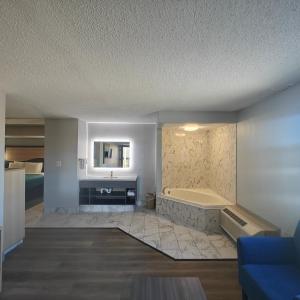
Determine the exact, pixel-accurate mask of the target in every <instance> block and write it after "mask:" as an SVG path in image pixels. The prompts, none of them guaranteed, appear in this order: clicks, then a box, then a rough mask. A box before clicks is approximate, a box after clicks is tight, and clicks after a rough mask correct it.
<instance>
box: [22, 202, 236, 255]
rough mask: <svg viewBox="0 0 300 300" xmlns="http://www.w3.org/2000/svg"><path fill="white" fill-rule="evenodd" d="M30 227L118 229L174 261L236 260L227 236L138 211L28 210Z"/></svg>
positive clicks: (234, 248) (231, 243) (39, 208)
mask: <svg viewBox="0 0 300 300" xmlns="http://www.w3.org/2000/svg"><path fill="white" fill-rule="evenodd" d="M26 227H79V228H80V227H94V228H115V227H118V228H120V229H121V230H123V231H125V232H126V233H128V234H130V235H132V236H133V237H135V238H137V239H139V240H141V241H143V242H144V243H146V244H148V245H150V246H152V247H153V248H156V249H157V250H159V251H162V252H164V253H165V254H167V255H169V256H171V257H172V258H174V259H235V258H236V257H237V253H236V247H235V244H234V243H233V242H232V241H231V240H230V239H229V238H228V237H227V236H226V235H225V234H212V235H209V234H206V233H205V232H201V231H198V230H195V229H193V228H189V227H186V226H182V225H177V224H174V223H173V222H171V221H170V220H168V219H166V218H164V217H162V216H159V215H156V213H155V211H151V210H137V211H134V212H122V213H120V212H116V213H78V214H63V213H52V214H49V215H46V216H43V205H42V204H40V205H37V206H35V207H33V208H31V209H29V210H27V211H26Z"/></svg>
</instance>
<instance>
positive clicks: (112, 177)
mask: <svg viewBox="0 0 300 300" xmlns="http://www.w3.org/2000/svg"><path fill="white" fill-rule="evenodd" d="M103 178H110V179H114V178H119V177H118V176H104V177H103Z"/></svg>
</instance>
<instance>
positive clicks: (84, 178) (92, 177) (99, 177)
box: [79, 175, 137, 181]
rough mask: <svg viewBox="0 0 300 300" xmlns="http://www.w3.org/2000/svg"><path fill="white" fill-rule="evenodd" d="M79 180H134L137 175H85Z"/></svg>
mask: <svg viewBox="0 0 300 300" xmlns="http://www.w3.org/2000/svg"><path fill="white" fill-rule="evenodd" d="M79 180H90V181H94V180H95V181H97V180H99V181H136V180H137V176H136V175H133V176H113V177H110V176H86V177H81V178H79Z"/></svg>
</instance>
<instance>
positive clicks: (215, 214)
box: [156, 197, 220, 234]
mask: <svg viewBox="0 0 300 300" xmlns="http://www.w3.org/2000/svg"><path fill="white" fill-rule="evenodd" d="M156 212H157V213H158V214H159V215H162V216H164V217H165V218H168V219H169V220H171V221H172V222H174V223H175V224H178V225H184V226H188V227H192V228H195V229H197V230H200V231H204V232H206V233H209V234H213V233H220V226H219V224H220V220H219V219H220V210H219V209H203V208H200V207H196V206H192V205H189V204H185V203H180V202H176V201H174V200H172V199H167V198H166V197H163V198H162V197H157V199H156Z"/></svg>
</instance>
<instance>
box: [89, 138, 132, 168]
mask: <svg viewBox="0 0 300 300" xmlns="http://www.w3.org/2000/svg"><path fill="white" fill-rule="evenodd" d="M129 166H130V142H101V141H97V142H94V167H95V168H129Z"/></svg>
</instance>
